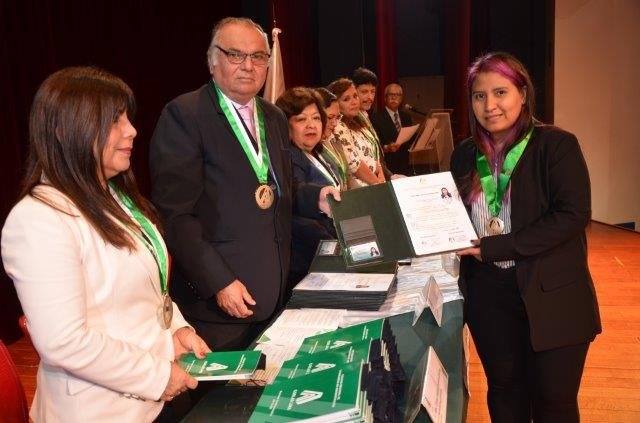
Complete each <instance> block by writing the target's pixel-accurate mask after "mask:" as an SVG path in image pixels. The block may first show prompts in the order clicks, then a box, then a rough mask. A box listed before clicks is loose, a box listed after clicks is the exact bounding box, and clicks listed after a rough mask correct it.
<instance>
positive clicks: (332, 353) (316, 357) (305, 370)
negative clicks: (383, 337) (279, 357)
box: [273, 339, 378, 383]
mask: <svg viewBox="0 0 640 423" xmlns="http://www.w3.org/2000/svg"><path fill="white" fill-rule="evenodd" d="M372 342H374V341H372V340H371V339H367V340H364V341H360V342H354V343H352V344H349V345H345V346H342V347H338V348H334V349H332V350H327V351H322V352H318V353H315V354H305V355H301V356H299V357H297V358H293V359H291V360H287V361H285V362H284V363H282V367H281V368H280V371H279V372H278V375H277V376H276V378H275V380H274V381H273V383H278V382H282V381H283V380H288V379H294V378H297V377H301V376H306V375H309V374H313V373H318V372H323V371H327V370H329V369H332V368H334V367H340V366H343V365H345V364H350V363H363V362H368V361H369V356H370V354H371V343H372ZM375 342H378V341H375Z"/></svg>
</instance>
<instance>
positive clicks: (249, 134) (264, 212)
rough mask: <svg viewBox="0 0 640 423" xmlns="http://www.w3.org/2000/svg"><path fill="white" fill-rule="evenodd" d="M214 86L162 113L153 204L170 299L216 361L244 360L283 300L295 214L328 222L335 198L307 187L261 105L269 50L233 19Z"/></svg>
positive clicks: (247, 24) (281, 120) (219, 47)
mask: <svg viewBox="0 0 640 423" xmlns="http://www.w3.org/2000/svg"><path fill="white" fill-rule="evenodd" d="M207 59H208V63H209V71H210V73H211V75H212V80H211V81H210V82H209V83H208V84H206V85H204V86H202V87H201V88H199V89H198V90H196V91H192V92H190V93H187V94H184V95H181V96H179V97H178V98H176V99H174V100H173V101H171V102H170V103H169V104H167V106H166V107H165V108H164V110H163V112H162V115H161V116H160V119H159V121H158V124H157V127H156V130H155V133H154V135H153V139H152V141H151V149H150V168H151V182H152V200H153V202H154V204H155V205H156V207H157V208H158V210H159V212H160V214H161V215H162V217H163V220H164V224H165V237H166V241H167V245H168V247H169V250H170V253H171V255H172V256H173V266H172V274H171V284H170V289H171V294H172V295H173V296H174V297H175V301H176V302H177V303H178V305H179V306H180V309H181V310H182V312H183V314H184V315H185V317H186V318H187V320H188V321H189V322H190V323H191V324H192V325H193V326H194V327H195V328H196V330H197V331H198V332H199V333H200V334H201V336H202V337H203V338H204V339H205V340H206V341H207V343H208V344H209V345H210V346H211V347H212V348H213V349H216V350H220V349H222V350H231V349H243V348H245V347H247V345H248V344H249V343H250V342H251V341H252V340H253V338H254V337H255V336H256V335H257V333H259V332H260V331H261V330H262V329H263V328H264V326H265V322H266V321H267V320H268V319H269V318H270V317H271V316H272V315H273V314H274V312H277V311H278V310H279V309H280V308H281V307H282V305H283V304H282V303H283V298H284V296H285V286H286V285H285V284H286V280H287V273H288V270H289V269H288V267H289V255H290V248H291V214H292V209H293V208H294V207H295V209H296V210H297V212H298V213H300V214H302V215H307V216H310V217H315V216H318V215H319V213H320V211H323V212H325V213H328V212H329V208H328V205H327V202H326V196H327V194H328V193H332V194H333V195H334V196H335V197H336V198H337V199H339V192H338V191H337V190H336V189H335V188H333V187H320V186H317V185H311V184H307V185H298V184H296V183H295V182H294V180H293V177H292V173H291V153H290V151H289V145H290V143H289V128H288V124H287V120H286V118H285V116H284V114H283V113H282V111H280V110H279V109H278V108H277V107H275V106H273V105H271V104H269V103H267V102H265V101H263V100H262V99H260V98H258V97H256V94H257V93H258V91H259V90H260V89H261V88H262V86H263V85H264V82H265V78H266V74H267V67H268V62H269V45H268V42H267V36H266V34H265V33H264V31H263V30H262V28H261V27H260V26H259V25H257V24H256V23H254V22H253V21H251V20H250V19H246V18H225V19H223V20H222V21H220V22H219V23H218V24H217V25H216V26H215V28H214V30H213V34H212V40H211V44H210V46H209V50H208V51H207Z"/></svg>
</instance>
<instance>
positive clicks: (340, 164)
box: [322, 141, 347, 184]
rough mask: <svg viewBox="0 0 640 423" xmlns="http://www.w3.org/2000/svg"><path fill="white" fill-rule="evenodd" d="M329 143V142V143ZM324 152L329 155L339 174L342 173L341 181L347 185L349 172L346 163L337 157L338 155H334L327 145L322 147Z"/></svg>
mask: <svg viewBox="0 0 640 423" xmlns="http://www.w3.org/2000/svg"><path fill="white" fill-rule="evenodd" d="M327 142H329V141H327ZM322 150H323V151H324V152H325V153H327V157H328V158H329V160H330V161H331V162H333V164H334V165H335V167H336V168H337V169H338V172H339V173H340V181H341V182H342V183H344V184H346V183H347V170H346V164H345V163H344V161H343V160H342V158H341V157H339V155H336V153H334V152H333V151H331V149H330V148H329V147H327V146H326V145H324V144H323V145H322Z"/></svg>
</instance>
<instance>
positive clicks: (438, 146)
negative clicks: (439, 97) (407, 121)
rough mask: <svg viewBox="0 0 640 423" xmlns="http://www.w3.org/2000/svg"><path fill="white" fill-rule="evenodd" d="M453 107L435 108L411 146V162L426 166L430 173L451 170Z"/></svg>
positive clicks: (411, 163)
mask: <svg viewBox="0 0 640 423" xmlns="http://www.w3.org/2000/svg"><path fill="white" fill-rule="evenodd" d="M451 111H452V110H451V109H433V110H431V112H430V113H429V116H428V117H427V118H426V119H425V121H424V122H423V128H422V132H420V135H418V137H417V138H416V141H415V142H414V143H413V145H412V146H411V147H410V148H409V164H410V165H411V166H414V167H416V166H421V167H426V169H427V171H428V172H429V173H431V172H444V171H447V170H449V161H450V160H451V153H452V152H453V134H452V132H451V115H450V113H451Z"/></svg>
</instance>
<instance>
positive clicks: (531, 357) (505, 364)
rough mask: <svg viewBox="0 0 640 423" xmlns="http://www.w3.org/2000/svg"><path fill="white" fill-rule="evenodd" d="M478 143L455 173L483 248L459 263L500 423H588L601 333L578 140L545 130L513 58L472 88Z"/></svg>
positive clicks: (492, 61)
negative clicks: (585, 412)
mask: <svg viewBox="0 0 640 423" xmlns="http://www.w3.org/2000/svg"><path fill="white" fill-rule="evenodd" d="M467 89H468V101H469V120H470V128H471V135H472V136H471V138H469V139H467V140H465V141H463V142H461V143H460V144H459V145H458V146H457V147H456V149H455V151H454V153H453V156H452V158H451V170H452V173H453V175H454V178H455V179H456V183H457V184H458V187H459V190H460V193H461V195H462V197H463V199H464V201H465V204H466V206H467V208H468V211H469V214H470V216H471V220H472V221H473V224H474V226H475V229H476V232H477V233H478V235H479V237H480V239H479V240H473V241H472V242H473V244H474V247H472V248H468V249H465V250H463V251H459V253H458V254H459V255H460V256H461V263H460V278H459V285H460V289H461V291H462V293H463V295H464V297H465V319H466V322H467V324H468V325H469V329H470V330H471V335H472V336H473V340H474V343H475V345H476V349H477V351H478V355H479V356H480V360H481V362H482V365H483V368H484V371H485V373H486V375H487V383H488V395H487V402H488V406H489V413H490V415H491V420H492V421H493V422H523V423H524V422H530V421H531V420H533V421H534V422H545V423H548V422H562V423H568V422H577V421H579V412H578V404H577V394H578V389H579V386H580V378H581V376H582V370H583V368H584V362H585V359H586V355H587V350H588V348H589V344H590V342H591V341H593V339H594V338H595V336H596V335H597V334H598V333H600V332H601V325H600V317H599V312H598V304H597V300H596V295H595V290H594V287H593V282H592V280H591V276H590V274H589V269H588V267H587V245H586V237H585V227H586V225H587V224H588V223H589V220H590V217H591V197H590V186H589V174H588V171H587V166H586V163H585V161H584V158H583V156H582V152H581V150H580V145H579V143H578V140H577V139H576V137H575V136H574V135H573V134H571V133H569V132H566V131H564V130H562V129H559V128H557V127H554V126H550V125H544V124H542V123H540V122H539V121H537V120H536V119H535V118H534V94H535V92H534V88H533V84H532V83H531V78H530V77H529V74H528V72H527V70H526V69H525V67H524V66H523V65H522V63H520V62H519V61H518V60H517V59H515V58H514V57H513V56H511V55H509V54H506V53H490V54H487V55H485V56H482V57H480V58H478V59H477V60H476V61H475V62H474V63H473V64H472V65H471V67H470V68H469V72H468V77H467Z"/></svg>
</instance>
